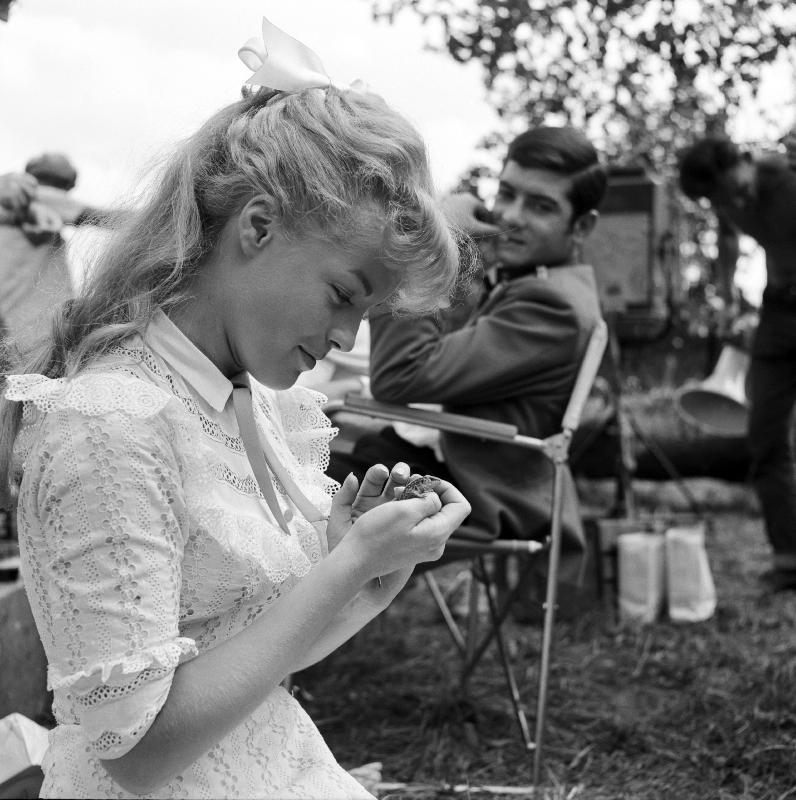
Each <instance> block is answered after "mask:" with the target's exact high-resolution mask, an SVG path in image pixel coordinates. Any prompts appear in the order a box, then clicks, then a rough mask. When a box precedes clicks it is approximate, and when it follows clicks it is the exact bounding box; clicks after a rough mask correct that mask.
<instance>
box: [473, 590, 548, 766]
mask: <svg viewBox="0 0 796 800" xmlns="http://www.w3.org/2000/svg"><path fill="white" fill-rule="evenodd" d="M484 588H485V590H486V597H487V602H488V604H489V616H490V618H491V619H492V630H493V631H494V634H495V641H496V642H497V647H498V652H499V653H500V661H501V663H502V665H503V674H504V675H505V677H506V684H507V685H508V687H509V693H510V695H511V704H512V706H513V707H514V716H515V718H516V719H517V724H518V725H519V728H520V735H521V736H522V741H523V742H524V743H525V749H526V750H528V752H531V751H532V750H533V749H534V748H535V745H534V742H533V740H532V739H531V731H530V728H529V727H528V718H527V717H526V716H525V709H524V708H523V706H522V700H521V699H520V690H519V688H518V687H517V680H516V679H515V677H514V670H513V669H512V668H511V662H510V661H509V655H508V652H507V649H506V641H505V639H504V638H503V628H502V626H501V622H502V620H501V618H500V615H499V610H498V600H497V597H496V592H495V586H494V584H493V582H492V579H491V578H490V577H488V576H487V578H486V579H485V581H484Z"/></svg>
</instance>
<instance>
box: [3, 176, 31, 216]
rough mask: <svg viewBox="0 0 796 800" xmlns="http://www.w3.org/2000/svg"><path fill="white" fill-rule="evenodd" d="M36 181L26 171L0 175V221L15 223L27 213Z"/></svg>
mask: <svg viewBox="0 0 796 800" xmlns="http://www.w3.org/2000/svg"><path fill="white" fill-rule="evenodd" d="M37 186H38V181H37V180H36V179H35V178H34V177H33V175H28V173H27V172H8V173H6V174H5V175H0V223H4V224H7V225H16V224H18V223H20V222H22V221H23V220H24V218H25V216H26V215H27V212H28V206H29V205H30V203H31V201H32V200H33V199H34V198H35V196H36V188H37Z"/></svg>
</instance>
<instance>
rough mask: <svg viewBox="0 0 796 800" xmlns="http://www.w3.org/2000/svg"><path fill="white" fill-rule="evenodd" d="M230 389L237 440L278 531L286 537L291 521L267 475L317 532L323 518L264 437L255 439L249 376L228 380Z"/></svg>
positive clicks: (255, 429)
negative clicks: (280, 505) (236, 423)
mask: <svg viewBox="0 0 796 800" xmlns="http://www.w3.org/2000/svg"><path fill="white" fill-rule="evenodd" d="M232 385H233V389H232V405H233V408H234V409H235V416H236V417H237V419H238V428H239V430H240V437H241V439H242V440H243V446H244V447H245V448H246V456H247V458H248V459H249V464H250V465H251V468H252V472H253V473H254V478H255V480H256V481H257V485H258V486H259V487H260V491H261V492H262V494H263V497H264V498H265V502H266V503H267V504H268V508H269V509H270V510H271V513H272V514H273V516H274V518H275V519H276V521H277V523H278V525H279V527H280V528H281V529H282V531H283V532H284V533H286V534H287V535H288V536H290V529H289V528H288V525H287V524H288V522H290V520H291V519H292V518H293V513H292V512H291V511H290V510H289V509H288V510H287V511H286V512H283V511H282V509H281V508H280V507H279V503H278V501H277V498H276V492H275V491H274V485H273V482H272V481H271V473H273V474H274V475H275V476H276V478H277V479H278V480H279V482H280V483H281V484H282V486H283V487H284V489H285V491H286V492H287V496H288V497H289V498H290V500H291V502H292V503H293V505H295V506H296V508H297V509H298V510H299V511H300V512H301V514H302V516H303V517H304V518H305V519H306V520H307V522H309V523H311V524H312V525H313V526H315V527H316V529H317V527H318V524H319V523H325V522H326V519H327V518H326V517H325V516H324V515H323V514H322V513H321V512H320V510H319V509H318V508H316V507H315V506H314V505H313V504H312V502H310V500H309V499H308V498H307V496H306V495H305V494H304V492H302V491H301V489H299V487H298V486H297V485H296V482H295V481H294V480H293V479H292V478H291V477H290V475H289V474H288V471H287V470H286V469H285V468H284V466H283V465H282V463H281V462H280V461H279V459H278V458H277V456H276V453H275V452H274V449H273V447H272V446H271V444H270V442H268V440H267V439H266V438H265V437H264V436H263V437H261V436H259V435H258V432H257V423H256V422H255V420H254V407H253V406H252V393H251V387H250V386H249V376H248V375H246V374H241V375H237V376H236V377H235V378H233V379H232ZM324 538H325V537H324Z"/></svg>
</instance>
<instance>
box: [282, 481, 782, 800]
mask: <svg viewBox="0 0 796 800" xmlns="http://www.w3.org/2000/svg"><path fill="white" fill-rule="evenodd" d="M692 488H695V491H696V492H697V494H698V496H699V498H700V500H702V501H703V503H704V507H705V508H708V509H709V511H708V514H709V517H710V519H711V521H712V526H711V532H710V534H709V541H708V552H709V556H710V559H711V565H712V568H713V572H714V578H715V581H716V586H717V591H718V594H719V605H718V609H717V613H716V614H715V616H714V617H713V618H712V619H711V620H709V621H707V622H703V623H698V624H689V625H683V624H674V623H671V622H668V621H666V620H662V621H659V622H657V623H655V624H654V625H650V626H645V627H634V626H627V625H626V626H621V625H617V624H615V623H614V622H613V621H612V619H611V615H610V614H607V613H606V612H605V611H604V610H603V609H602V608H601V607H600V604H599V603H596V602H593V603H591V604H587V606H586V607H585V608H584V610H583V611H582V612H581V613H580V614H578V615H577V617H576V618H575V619H574V620H572V621H564V622H562V623H561V624H559V626H558V628H557V633H556V636H555V642H554V663H553V668H552V675H551V686H550V696H549V714H548V721H549V723H548V732H547V746H546V749H545V762H544V786H543V787H542V788H540V789H539V790H538V791H537V792H536V795H535V796H536V797H537V798H545V800H564V798H584V799H585V798H588V800H608V799H609V798H610V800H618V799H621V798H627V799H628V800H630V799H631V798H632V800H664V798H665V799H666V800H671V799H674V800H691V799H692V798H693V799H694V800H714V798H715V800H741V799H742V798H743V800H786V798H794V799H796V688H795V687H796V593H790V594H782V595H777V596H769V595H766V594H765V593H764V592H763V591H762V590H761V588H760V586H759V584H758V580H757V578H758V576H759V574H760V573H761V572H762V571H763V570H764V569H765V568H766V566H767V555H766V554H767V548H766V545H765V541H764V537H763V532H762V526H761V523H760V521H759V519H758V516H757V513H756V509H755V504H754V501H753V500H752V499H750V497H749V495H748V492H746V490H744V489H742V488H739V487H737V486H734V487H730V486H727V487H722V486H721V485H717V484H716V483H715V482H712V483H711V482H707V481H703V482H701V483H699V484H693V483H692ZM587 489H588V487H587ZM641 489H642V502H644V503H646V504H647V507H648V508H650V507H652V505H653V504H654V505H655V507H656V508H659V507H660V504H661V498H665V500H666V502H667V503H668V504H669V505H670V506H671V507H676V506H677V503H678V498H677V492H676V491H674V490H672V488H671V487H670V486H665V485H652V486H649V487H641ZM583 493H584V491H583V489H582V494H583ZM585 493H586V494H587V495H588V491H586V492H585ZM459 569H460V568H459V567H458V566H456V565H451V566H449V567H446V568H445V569H444V570H440V575H441V576H442V577H443V578H444V579H447V580H448V581H451V580H452V579H453V578H454V576H455V575H456V574H457V572H458V571H459ZM508 632H509V643H510V648H511V651H512V654H513V656H514V660H515V663H516V664H518V665H519V670H518V673H519V676H520V679H521V680H520V683H521V691H522V693H523V699H524V701H525V702H526V703H527V705H528V707H529V709H533V705H534V693H535V688H536V676H537V666H538V658H537V655H538V652H539V641H540V636H539V631H538V629H537V628H535V627H530V626H516V625H513V624H512V625H510V626H509V630H508ZM296 683H297V694H298V697H299V698H300V699H301V700H302V702H303V703H304V705H305V707H306V708H307V709H308V711H309V712H310V714H311V716H312V717H313V718H314V719H315V720H316V721H317V722H318V725H319V727H320V729H321V731H322V732H323V734H324V735H325V737H326V739H327V741H328V742H329V744H330V746H331V748H332V750H333V752H334V753H335V754H336V756H337V757H338V759H339V760H340V762H341V763H342V764H344V765H345V766H347V767H349V768H350V767H354V766H356V765H360V764H364V763H366V762H372V761H380V762H382V765H383V769H382V781H383V786H382V789H381V790H380V792H379V794H380V796H381V797H382V798H398V797H411V798H417V800H426V799H430V798H445V797H454V796H455V797H473V798H489V797H495V798H498V797H505V796H509V795H507V794H501V793H499V792H498V791H496V790H493V791H486V790H481V789H480V788H479V787H488V786H493V787H515V788H516V789H519V790H520V791H521V794H520V796H526V797H532V796H534V795H533V794H532V792H531V791H530V789H528V790H527V791H525V792H523V791H522V789H521V787H528V786H529V784H530V782H531V781H530V772H531V770H530V759H529V758H528V756H527V754H526V753H525V752H524V750H523V748H522V746H521V744H520V739H519V736H518V734H517V731H516V724H515V722H514V719H513V716H512V714H511V709H510V704H509V702H508V699H507V695H506V692H505V691H504V685H503V681H502V673H501V671H500V668H499V666H498V664H497V661H496V660H495V659H494V658H493V657H492V655H491V653H490V654H489V657H488V658H487V660H486V661H485V663H483V664H482V667H481V669H480V671H479V673H478V675H477V677H476V678H475V679H474V680H473V681H472V682H471V685H470V691H469V693H468V695H467V696H466V697H464V696H462V695H461V693H460V692H459V691H458V690H457V661H456V656H455V650H454V647H453V645H452V643H451V641H450V639H449V637H448V634H447V631H446V629H445V628H444V626H443V624H442V622H441V621H440V620H439V619H438V617H437V616H436V614H435V612H434V609H433V606H432V601H431V599H430V597H428V596H427V595H426V593H425V589H424V588H423V587H422V585H421V584H420V583H418V584H415V585H412V586H410V587H408V588H407V589H406V590H405V592H404V593H403V594H402V595H401V596H400V597H399V598H398V600H397V601H396V603H394V604H393V606H392V607H391V608H390V609H389V611H388V612H387V613H386V614H385V615H383V616H382V617H381V618H380V619H378V620H376V621H375V622H374V623H373V624H371V625H370V626H369V627H368V628H367V629H365V630H364V631H362V632H361V633H360V634H359V635H358V636H357V637H355V639H354V640H353V641H351V642H349V643H348V644H347V645H345V646H344V647H343V648H341V649H340V650H339V651H338V652H337V653H335V654H334V655H333V656H331V657H330V658H329V659H327V660H326V661H324V662H323V663H321V664H319V665H317V666H315V667H313V668H312V669H311V670H308V671H306V672H304V673H302V674H300V675H298V676H296ZM390 784H393V786H392V787H391V786H390ZM395 784H404V786H403V787H401V788H399V787H397V786H395ZM468 787H469V788H468ZM514 796H517V795H516V794H515V795H514Z"/></svg>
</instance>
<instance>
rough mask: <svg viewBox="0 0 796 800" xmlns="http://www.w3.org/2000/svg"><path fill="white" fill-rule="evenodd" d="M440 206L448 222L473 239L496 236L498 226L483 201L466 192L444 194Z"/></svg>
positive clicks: (498, 229) (498, 230)
mask: <svg viewBox="0 0 796 800" xmlns="http://www.w3.org/2000/svg"><path fill="white" fill-rule="evenodd" d="M440 206H441V207H442V211H443V213H444V214H445V216H446V218H447V219H448V221H449V222H451V223H453V224H454V225H456V227H458V228H461V229H462V230H463V231H464V232H465V233H468V234H470V236H472V237H473V238H475V239H478V238H479V237H482V236H496V235H497V234H498V233H499V232H500V228H498V226H497V225H495V224H494V223H493V221H492V212H490V211H489V209H488V208H487V207H486V206H485V205H484V203H483V201H482V200H480V199H479V198H477V197H475V196H474V195H471V194H468V193H467V192H458V193H456V194H448V195H445V196H444V197H443V198H442V199H441V200H440Z"/></svg>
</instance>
